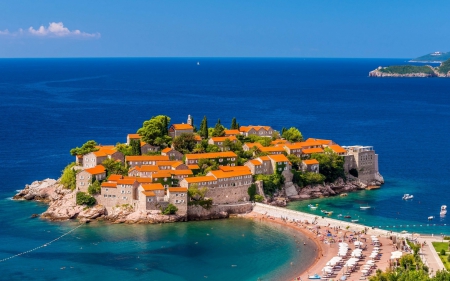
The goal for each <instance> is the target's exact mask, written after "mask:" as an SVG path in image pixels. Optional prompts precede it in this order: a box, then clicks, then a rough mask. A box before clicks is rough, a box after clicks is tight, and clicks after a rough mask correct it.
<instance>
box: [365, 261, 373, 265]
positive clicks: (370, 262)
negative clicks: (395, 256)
mask: <svg viewBox="0 0 450 281" xmlns="http://www.w3.org/2000/svg"><path fill="white" fill-rule="evenodd" d="M366 264H372V265H373V264H375V261H374V260H368V261H367V262H366Z"/></svg>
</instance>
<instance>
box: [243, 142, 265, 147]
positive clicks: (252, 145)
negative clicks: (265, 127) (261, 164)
mask: <svg viewBox="0 0 450 281" xmlns="http://www.w3.org/2000/svg"><path fill="white" fill-rule="evenodd" d="M244 145H245V146H247V147H248V148H253V147H255V146H256V147H257V148H261V147H263V145H262V144H260V143H259V142H247V143H244Z"/></svg>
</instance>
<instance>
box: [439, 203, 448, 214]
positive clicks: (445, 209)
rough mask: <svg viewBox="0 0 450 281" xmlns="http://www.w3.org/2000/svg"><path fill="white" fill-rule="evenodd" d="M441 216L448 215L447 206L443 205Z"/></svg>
mask: <svg viewBox="0 0 450 281" xmlns="http://www.w3.org/2000/svg"><path fill="white" fill-rule="evenodd" d="M440 214H441V216H443V215H445V214H447V206H446V205H442V206H441V212H440Z"/></svg>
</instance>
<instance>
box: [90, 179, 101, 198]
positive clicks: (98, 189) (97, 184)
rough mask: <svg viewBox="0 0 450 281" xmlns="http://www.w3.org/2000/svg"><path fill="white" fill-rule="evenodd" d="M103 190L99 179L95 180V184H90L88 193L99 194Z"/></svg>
mask: <svg viewBox="0 0 450 281" xmlns="http://www.w3.org/2000/svg"><path fill="white" fill-rule="evenodd" d="M101 190H102V187H101V186H100V182H99V181H98V180H96V181H94V183H93V184H91V185H89V187H88V193H89V194H90V195H95V194H99V193H100V192H101Z"/></svg>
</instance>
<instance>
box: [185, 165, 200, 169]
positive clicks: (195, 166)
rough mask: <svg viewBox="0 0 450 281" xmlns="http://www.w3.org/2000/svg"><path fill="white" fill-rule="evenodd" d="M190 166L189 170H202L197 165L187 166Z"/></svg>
mask: <svg viewBox="0 0 450 281" xmlns="http://www.w3.org/2000/svg"><path fill="white" fill-rule="evenodd" d="M187 166H188V168H189V169H190V170H198V169H200V167H199V166H198V165H197V164H194V165H187Z"/></svg>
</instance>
